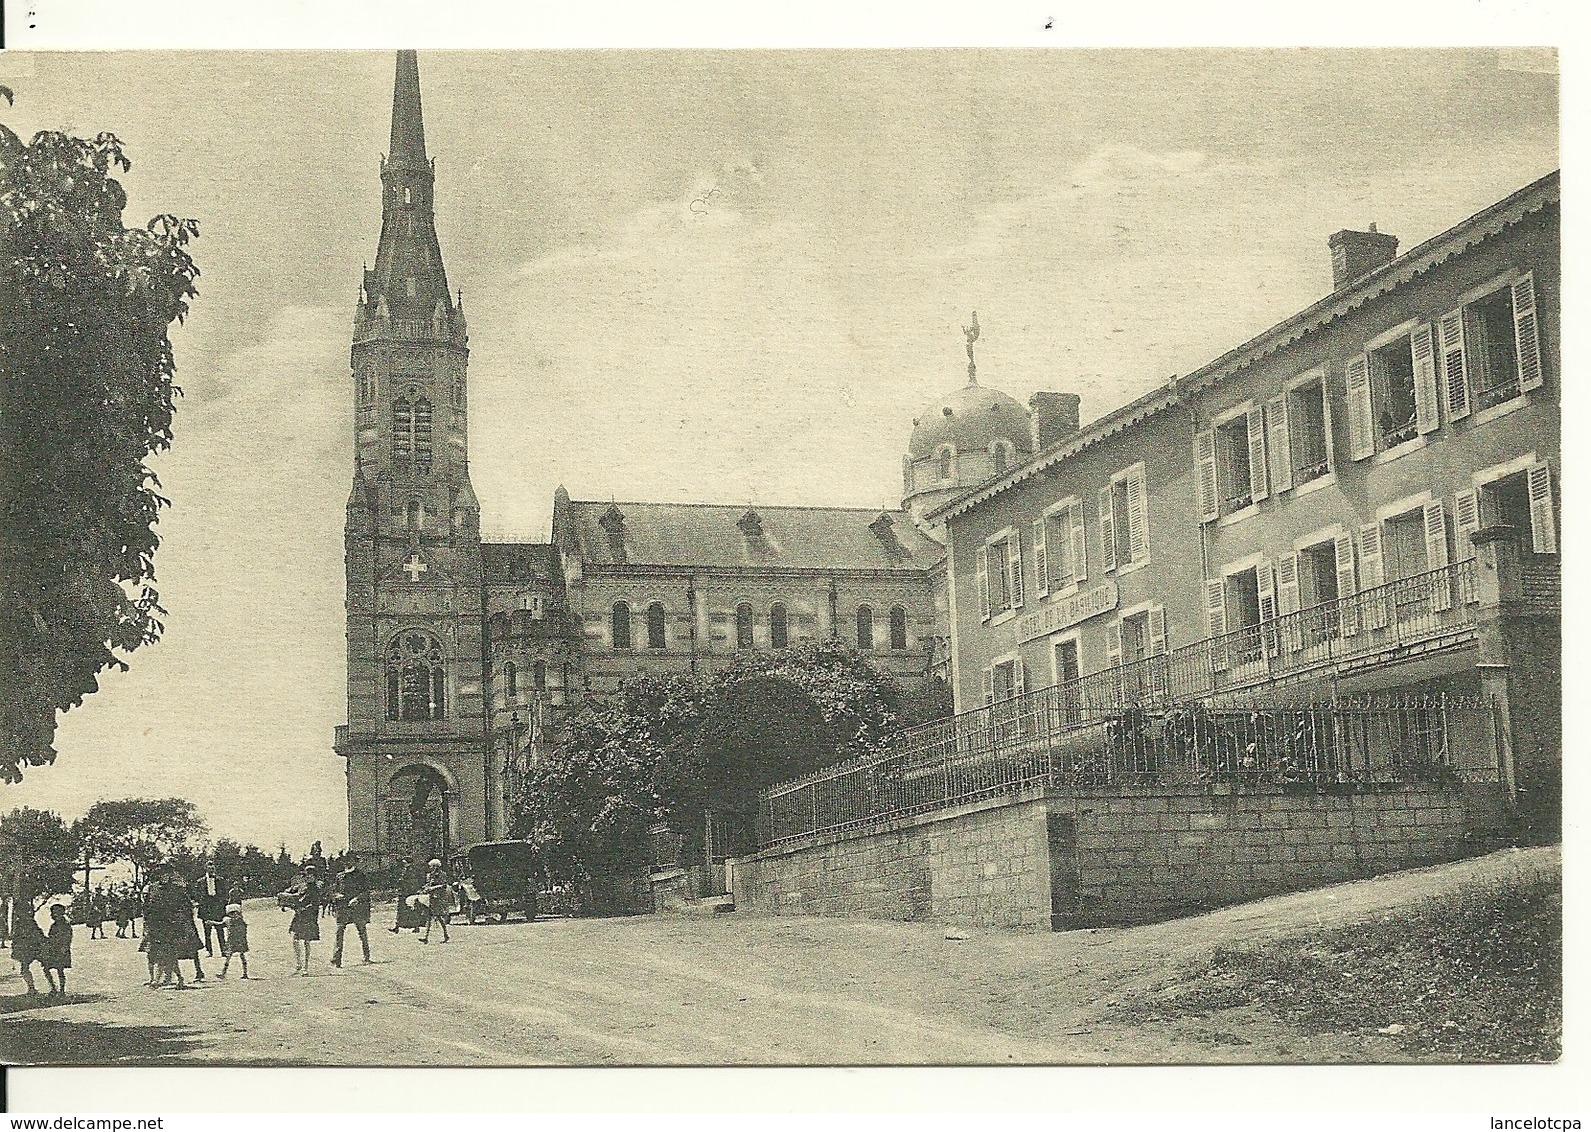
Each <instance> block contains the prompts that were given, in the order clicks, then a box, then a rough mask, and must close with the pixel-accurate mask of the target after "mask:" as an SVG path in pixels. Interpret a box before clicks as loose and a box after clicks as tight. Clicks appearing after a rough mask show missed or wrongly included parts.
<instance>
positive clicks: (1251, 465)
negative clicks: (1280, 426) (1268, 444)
mask: <svg viewBox="0 0 1591 1132" xmlns="http://www.w3.org/2000/svg"><path fill="white" fill-rule="evenodd" d="M1248 482H1249V494H1250V496H1251V497H1252V498H1253V500H1254V502H1256V503H1258V502H1259V501H1260V500H1262V499H1266V498H1268V497H1269V496H1270V494H1271V489H1270V477H1269V476H1268V475H1266V472H1265V410H1263V409H1261V408H1260V407H1259V406H1257V405H1256V406H1255V407H1254V408H1252V409H1250V410H1249V413H1248Z"/></svg>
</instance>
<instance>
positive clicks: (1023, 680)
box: [1011, 657, 1028, 696]
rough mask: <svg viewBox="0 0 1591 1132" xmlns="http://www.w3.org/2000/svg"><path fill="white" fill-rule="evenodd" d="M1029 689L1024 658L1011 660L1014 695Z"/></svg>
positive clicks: (1012, 691)
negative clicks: (1023, 663)
mask: <svg viewBox="0 0 1591 1132" xmlns="http://www.w3.org/2000/svg"><path fill="white" fill-rule="evenodd" d="M1027 690H1028V677H1027V669H1026V668H1025V667H1023V665H1022V658H1021V657H1017V658H1016V659H1015V660H1013V661H1012V662H1011V694H1012V695H1013V696H1020V695H1022V694H1023V693H1024V692H1026V691H1027Z"/></svg>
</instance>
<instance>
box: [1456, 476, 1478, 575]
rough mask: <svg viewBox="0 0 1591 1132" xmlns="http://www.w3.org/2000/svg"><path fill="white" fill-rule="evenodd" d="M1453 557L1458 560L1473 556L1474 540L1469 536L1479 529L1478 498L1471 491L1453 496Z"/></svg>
mask: <svg viewBox="0 0 1591 1132" xmlns="http://www.w3.org/2000/svg"><path fill="white" fill-rule="evenodd" d="M1453 526H1454V532H1453V557H1454V558H1455V559H1457V560H1458V561H1460V562H1463V561H1465V560H1466V559H1469V558H1474V557H1475V541H1474V539H1472V538H1471V537H1470V536H1471V535H1473V534H1474V533H1475V532H1476V531H1478V530H1480V529H1481V509H1480V498H1479V496H1478V495H1477V494H1476V493H1475V492H1474V491H1473V490H1469V491H1461V492H1459V493H1458V494H1456V495H1454V496H1453Z"/></svg>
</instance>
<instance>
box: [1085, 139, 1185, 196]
mask: <svg viewBox="0 0 1591 1132" xmlns="http://www.w3.org/2000/svg"><path fill="white" fill-rule="evenodd" d="M1204 163H1205V162H1204V154H1202V153H1196V152H1193V151H1191V150H1177V151H1171V152H1166V153H1152V152H1150V151H1149V150H1146V149H1139V148H1138V147H1137V146H1132V145H1107V146H1101V147H1100V148H1099V149H1096V150H1095V151H1094V152H1093V153H1091V154H1089V155H1088V156H1087V157H1085V158H1084V159H1083V160H1082V161H1081V162H1079V163H1078V164H1077V165H1076V166H1074V167H1073V168H1072V173H1071V182H1072V187H1073V188H1074V189H1079V190H1082V191H1084V192H1108V191H1110V190H1111V189H1113V188H1119V187H1121V186H1122V185H1127V184H1135V183H1139V182H1143V181H1158V180H1165V179H1173V178H1178V177H1186V176H1188V175H1189V174H1191V173H1195V172H1198V171H1199V170H1200V169H1202V168H1203V167H1204Z"/></svg>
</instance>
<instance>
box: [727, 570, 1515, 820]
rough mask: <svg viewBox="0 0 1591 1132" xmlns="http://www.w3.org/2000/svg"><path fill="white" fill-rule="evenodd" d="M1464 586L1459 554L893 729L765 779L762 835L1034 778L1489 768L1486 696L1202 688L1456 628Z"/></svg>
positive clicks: (1104, 781) (1361, 778)
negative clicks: (1261, 695) (873, 744)
mask: <svg viewBox="0 0 1591 1132" xmlns="http://www.w3.org/2000/svg"><path fill="white" fill-rule="evenodd" d="M1476 596H1477V594H1476V586H1475V572H1474V563H1473V561H1465V562H1460V563H1455V564H1453V565H1451V566H1448V567H1444V568H1442V569H1440V570H1433V571H1430V572H1429V573H1426V574H1421V575H1418V576H1416V577H1413V578H1406V579H1401V580H1399V581H1396V582H1392V583H1389V584H1387V585H1384V586H1379V587H1376V588H1375V589H1371V590H1367V591H1365V592H1364V593H1360V594H1356V595H1354V596H1353V597H1350V598H1347V599H1343V600H1339V601H1333V602H1328V603H1325V604H1323V605H1319V606H1315V607H1313V608H1310V609H1305V610H1301V611H1299V612H1297V613H1290V614H1286V615H1284V616H1282V617H1278V618H1276V619H1274V620H1271V621H1266V622H1263V623H1261V624H1259V625H1254V626H1247V627H1244V628H1242V629H1239V630H1237V631H1235V632H1231V633H1227V634H1225V635H1224V636H1221V637H1217V638H1214V639H1212V640H1206V641H1200V642H1197V643H1195V644H1193V645H1189V646H1187V647H1185V648H1181V649H1177V650H1175V651H1173V652H1170V653H1165V654H1162V655H1159V656H1154V657H1149V658H1146V659H1144V660H1139V661H1135V662H1133V663H1130V664H1125V665H1121V666H1119V667H1116V668H1112V669H1107V670H1106V671H1104V672H1099V673H1095V674H1093V675H1090V676H1085V677H1082V678H1080V679H1078V680H1073V681H1070V682H1068V683H1066V684H1061V685H1057V686H1054V687H1050V688H1042V689H1038V690H1036V691H1033V692H1028V693H1026V694H1024V695H1021V696H1014V697H1011V698H1009V699H1006V700H1002V701H1000V702H997V703H994V704H990V705H987V706H985V707H982V708H978V709H975V710H973V711H970V712H963V713H962V714H960V715H957V716H954V717H952V718H950V719H945V720H941V721H939V722H936V723H931V724H927V725H924V726H921V727H916V728H912V729H909V730H906V731H902V732H900V733H898V734H897V735H895V736H894V737H893V738H892V740H891V742H890V745H889V747H888V749H887V750H886V751H884V752H883V753H881V754H878V755H872V756H866V757H863V758H861V759H855V760H852V761H850V762H848V763H843V764H840V765H838V766H834V767H829V768H827V769H825V770H823V771H819V772H817V773H815V774H812V775H808V776H806V777H805V778H802V779H798V780H795V781H792V782H788V783H783V784H781V785H778V786H775V787H772V788H770V789H768V790H765V791H763V792H762V795H761V796H760V798H759V803H758V829H757V840H758V843H759V844H760V845H761V846H763V847H767V846H772V845H777V844H780V843H781V842H786V841H789V840H792V839H794V838H799V837H805V836H811V835H813V834H817V833H832V832H838V831H843V830H846V829H852V828H860V827H863V826H868V825H872V824H875V823H878V822H881V821H885V820H889V819H891V818H895V817H902V816H907V815H910V814H914V813H921V812H926V811H930V810H933V809H938V808H943V807H946V806H951V805H956V804H961V803H966V802H971V801H976V800H978V799H980V798H983V797H988V796H993V795H997V794H1010V793H1018V792H1021V791H1023V790H1026V789H1029V788H1032V787H1036V786H1046V787H1060V788H1069V787H1070V788H1084V787H1088V788H1095V787H1110V786H1119V785H1156V784H1159V785H1167V784H1177V783H1186V784H1216V783H1229V784H1233V785H1238V786H1242V785H1254V786H1259V785H1271V784H1286V783H1314V784H1317V785H1325V784H1328V783H1330V784H1355V783H1358V784H1375V783H1390V782H1398V781H1406V780H1409V779H1411V778H1421V779H1423V778H1429V777H1430V776H1432V775H1436V776H1451V775H1459V776H1460V777H1471V778H1473V777H1479V778H1495V777H1496V773H1497V758H1496V749H1497V743H1496V736H1495V723H1494V720H1493V715H1492V708H1491V706H1490V705H1489V704H1479V703H1470V704H1463V703H1459V702H1457V701H1454V700H1450V699H1442V700H1439V701H1420V702H1418V703H1414V704H1410V703H1403V702H1391V703H1382V704H1375V703H1371V704H1365V703H1351V704H1332V705H1303V706H1278V705H1276V704H1274V703H1269V704H1261V703H1258V702H1253V703H1249V704H1245V705H1236V704H1233V703H1231V702H1227V703H1224V704H1221V705H1220V706H1217V705H1215V704H1213V703H1207V702H1201V701H1208V700H1210V699H1211V698H1212V697H1216V698H1217V699H1225V700H1227V701H1230V700H1232V699H1233V696H1232V695H1226V696H1223V695H1221V694H1222V693H1241V692H1243V691H1244V690H1247V691H1248V692H1250V693H1252V692H1253V691H1254V689H1255V688H1256V686H1257V685H1260V684H1264V683H1266V682H1268V681H1273V680H1275V679H1276V678H1277V677H1279V676H1285V675H1288V674H1292V673H1303V672H1307V671H1309V670H1311V669H1314V668H1318V667H1322V666H1329V665H1332V664H1341V663H1344V662H1349V661H1352V660H1356V659H1360V658H1366V657H1370V656H1374V655H1376V654H1380V653H1387V652H1391V651H1395V650H1397V649H1400V648H1404V647H1408V646H1413V645H1419V644H1422V643H1435V642H1441V641H1443V640H1444V639H1447V638H1452V637H1456V636H1459V635H1461V634H1463V633H1466V632H1468V631H1469V630H1471V629H1472V628H1473V626H1474V624H1475V615H1474V602H1475V600H1476ZM1433 713H1434V714H1433ZM1455 727H1456V728H1457V730H1456V731H1455ZM1455 734H1456V735H1457V736H1460V737H1461V738H1460V739H1459V740H1458V741H1456V742H1455V739H1454V737H1455Z"/></svg>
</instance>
